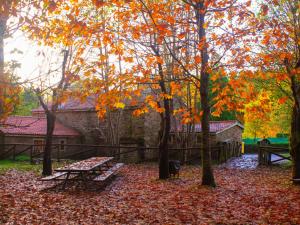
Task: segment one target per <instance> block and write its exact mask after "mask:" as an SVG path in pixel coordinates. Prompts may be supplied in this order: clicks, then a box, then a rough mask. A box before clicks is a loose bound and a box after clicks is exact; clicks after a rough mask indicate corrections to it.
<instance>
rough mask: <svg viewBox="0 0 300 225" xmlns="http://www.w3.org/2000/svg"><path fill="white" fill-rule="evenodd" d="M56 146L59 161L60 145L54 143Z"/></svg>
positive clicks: (58, 160)
mask: <svg viewBox="0 0 300 225" xmlns="http://www.w3.org/2000/svg"><path fill="white" fill-rule="evenodd" d="M56 148H57V156H56V157H57V162H60V146H59V145H56Z"/></svg>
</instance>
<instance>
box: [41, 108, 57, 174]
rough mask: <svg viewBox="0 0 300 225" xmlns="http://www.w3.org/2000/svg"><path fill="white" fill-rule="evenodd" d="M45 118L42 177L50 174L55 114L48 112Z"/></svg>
mask: <svg viewBox="0 0 300 225" xmlns="http://www.w3.org/2000/svg"><path fill="white" fill-rule="evenodd" d="M46 116H47V136H46V144H45V150H44V159H43V175H44V176H49V175H51V174H52V162H51V150H52V138H53V132H54V127H55V119H56V117H55V114H54V113H53V112H50V111H48V112H47V113H46Z"/></svg>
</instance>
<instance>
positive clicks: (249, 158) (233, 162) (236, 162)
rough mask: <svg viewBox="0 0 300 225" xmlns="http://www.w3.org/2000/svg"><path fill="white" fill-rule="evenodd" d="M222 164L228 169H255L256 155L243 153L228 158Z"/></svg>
mask: <svg viewBox="0 0 300 225" xmlns="http://www.w3.org/2000/svg"><path fill="white" fill-rule="evenodd" d="M223 166H225V167H226V168H230V169H255V168H256V167H257V166H258V155H257V154H244V155H242V156H240V157H237V158H232V159H230V160H228V162H226V163H225V165H223Z"/></svg>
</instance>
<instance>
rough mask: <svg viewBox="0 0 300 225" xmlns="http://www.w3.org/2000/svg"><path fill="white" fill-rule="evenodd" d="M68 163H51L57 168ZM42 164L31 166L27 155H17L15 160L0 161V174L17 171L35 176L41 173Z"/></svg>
mask: <svg viewBox="0 0 300 225" xmlns="http://www.w3.org/2000/svg"><path fill="white" fill-rule="evenodd" d="M66 163H69V162H53V163H52V167H53V168H58V167H61V166H64V165H66ZM42 168H43V163H42V162H41V163H40V164H31V163H30V157H29V156H28V155H19V156H17V157H16V159H15V160H12V159H4V160H0V174H4V173H5V172H6V171H8V170H11V169H15V170H19V171H32V172H35V173H37V174H41V173H42Z"/></svg>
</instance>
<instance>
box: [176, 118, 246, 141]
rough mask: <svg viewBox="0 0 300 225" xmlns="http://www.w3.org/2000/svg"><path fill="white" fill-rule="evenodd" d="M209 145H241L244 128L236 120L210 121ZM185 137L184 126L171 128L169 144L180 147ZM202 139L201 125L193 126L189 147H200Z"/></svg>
mask: <svg viewBox="0 0 300 225" xmlns="http://www.w3.org/2000/svg"><path fill="white" fill-rule="evenodd" d="M209 129H210V143H211V146H217V145H219V144H220V143H241V142H242V133H243V130H244V126H243V125H242V124H241V123H240V122H239V121H237V120H225V121H210V123H209ZM185 135H186V128H185V126H179V127H178V128H176V129H175V128H174V127H172V130H171V137H170V143H171V144H172V145H180V144H181V143H182V139H184V136H185ZM201 137H202V128H201V124H195V127H194V130H193V132H191V138H190V139H191V141H190V144H189V145H190V146H200V145H201Z"/></svg>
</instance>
